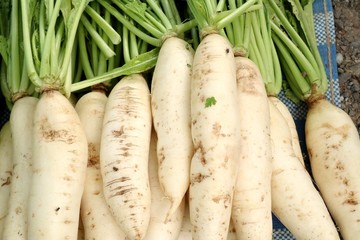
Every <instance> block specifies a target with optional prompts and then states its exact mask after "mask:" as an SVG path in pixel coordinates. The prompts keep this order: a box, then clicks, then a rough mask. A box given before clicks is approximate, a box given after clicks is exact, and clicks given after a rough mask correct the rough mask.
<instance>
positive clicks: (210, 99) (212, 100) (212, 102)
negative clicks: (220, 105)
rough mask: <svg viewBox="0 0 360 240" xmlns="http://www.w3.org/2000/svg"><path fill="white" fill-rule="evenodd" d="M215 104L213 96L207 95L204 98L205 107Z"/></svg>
mask: <svg viewBox="0 0 360 240" xmlns="http://www.w3.org/2000/svg"><path fill="white" fill-rule="evenodd" d="M215 104H216V99H215V97H208V98H207V99H206V100H205V108H208V107H211V106H214V105H215Z"/></svg>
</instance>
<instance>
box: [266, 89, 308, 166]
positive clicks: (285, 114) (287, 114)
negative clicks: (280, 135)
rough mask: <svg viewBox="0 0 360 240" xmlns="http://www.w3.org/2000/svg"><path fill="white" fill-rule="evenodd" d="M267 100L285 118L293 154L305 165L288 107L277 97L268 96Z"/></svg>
mask: <svg viewBox="0 0 360 240" xmlns="http://www.w3.org/2000/svg"><path fill="white" fill-rule="evenodd" d="M269 100H270V101H271V102H272V103H273V104H274V105H275V107H276V108H277V109H278V110H279V111H280V113H281V114H282V115H283V117H284V118H285V120H286V122H287V124H288V126H289V129H290V134H291V140H292V146H293V149H294V154H295V155H296V157H297V158H298V159H299V160H300V162H301V163H302V165H303V166H304V167H305V162H304V157H303V154H302V151H301V146H300V139H299V135H298V132H297V129H296V124H295V121H294V118H293V116H292V115H291V113H290V111H289V109H288V107H287V106H286V105H285V104H284V103H283V102H282V101H281V100H280V99H279V98H277V97H273V96H269Z"/></svg>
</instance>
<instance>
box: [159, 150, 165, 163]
mask: <svg viewBox="0 0 360 240" xmlns="http://www.w3.org/2000/svg"><path fill="white" fill-rule="evenodd" d="M164 151H165V149H164V147H161V148H160V149H159V152H158V158H159V165H161V164H162V163H163V161H164V160H165V154H164Z"/></svg>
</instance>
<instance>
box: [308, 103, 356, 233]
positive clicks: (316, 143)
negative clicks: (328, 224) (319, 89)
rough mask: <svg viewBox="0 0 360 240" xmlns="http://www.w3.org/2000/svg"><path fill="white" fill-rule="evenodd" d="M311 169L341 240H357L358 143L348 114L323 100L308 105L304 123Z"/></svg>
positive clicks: (353, 125) (354, 128)
mask: <svg viewBox="0 0 360 240" xmlns="http://www.w3.org/2000/svg"><path fill="white" fill-rule="evenodd" d="M305 136H306V144H307V149H308V153H309V158H310V164H311V169H312V173H313V177H314V179H315V182H316V185H317V186H318V188H319V190H320V192H321V195H322V197H323V198H324V200H325V203H326V205H327V207H328V209H329V211H330V213H331V215H332V217H333V218H334V220H335V222H336V224H337V226H338V228H339V231H340V233H341V235H342V237H343V238H344V239H359V238H360V175H359V173H360V140H359V133H358V131H357V129H356V127H355V124H354V123H353V121H352V120H351V118H350V117H349V115H348V114H346V113H345V112H344V111H343V110H341V109H340V108H338V107H336V106H335V105H333V104H331V103H330V102H328V101H327V100H326V99H325V98H320V99H316V100H315V101H311V102H310V103H309V111H308V113H307V118H306V122H305Z"/></svg>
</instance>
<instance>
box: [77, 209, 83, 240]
mask: <svg viewBox="0 0 360 240" xmlns="http://www.w3.org/2000/svg"><path fill="white" fill-rule="evenodd" d="M80 210H81V209H80ZM77 240H85V229H84V224H83V222H82V219H81V214H80V215H79V226H78V236H77Z"/></svg>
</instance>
